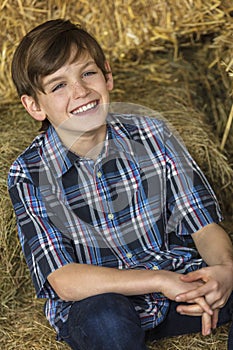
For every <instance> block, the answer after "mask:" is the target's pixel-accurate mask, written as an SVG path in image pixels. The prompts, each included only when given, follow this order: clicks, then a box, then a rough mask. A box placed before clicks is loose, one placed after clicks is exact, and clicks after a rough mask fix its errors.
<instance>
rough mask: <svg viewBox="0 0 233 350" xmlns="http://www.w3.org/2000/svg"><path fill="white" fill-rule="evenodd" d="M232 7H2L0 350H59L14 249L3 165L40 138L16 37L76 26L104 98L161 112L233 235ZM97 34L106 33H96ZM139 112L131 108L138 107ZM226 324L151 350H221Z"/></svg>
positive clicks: (89, 0)
mask: <svg viewBox="0 0 233 350" xmlns="http://www.w3.org/2000/svg"><path fill="white" fill-rule="evenodd" d="M232 13H233V5H232V1H231V0H229V1H228V0H225V1H220V0H197V1H192V0H174V1H172V0H167V1H165V0H164V1H163V0H151V1H149V0H145V1H143V0H134V1H131V0H130V1H126V2H125V1H122V0H117V1H112V2H111V1H110V2H109V1H107V0H99V1H98V2H96V1H94V0H80V1H74V0H71V1H66V0H63V1H59V0H49V1H43V0H40V1H33V0H32V1H30V0H25V1H21V0H2V2H1V3H0V23H1V25H2V28H6V30H2V31H1V33H0V50H1V52H0V101H1V103H0V113H1V118H0V133H1V138H0V339H1V343H0V348H1V349H3V350H29V349H30V350H48V349H54V350H55V349H56V350H65V349H68V348H67V347H66V346H65V345H64V344H63V343H58V342H56V341H55V334H54V331H53V330H52V329H51V328H50V326H49V325H48V323H47V321H46V320H45V319H44V316H43V312H42V309H43V301H40V300H37V299H36V298H35V295H34V289H33V286H32V284H31V280H30V277H29V273H28V270H27V267H26V264H25V262H24V257H23V255H22V252H21V247H20V245H19V242H18V237H17V230H16V225H15V217H14V214H13V210H12V207H11V203H10V200H9V197H8V194H7V185H6V177H7V172H8V169H9V166H10V164H11V162H12V161H13V160H14V159H15V158H16V156H17V155H18V154H19V153H20V152H21V151H23V150H24V148H25V147H26V146H27V145H28V144H29V143H30V141H31V140H32V139H33V137H34V136H35V135H36V134H37V132H38V125H37V124H36V123H35V122H34V121H33V120H32V119H31V118H30V117H29V116H28V115H27V114H26V112H25V111H24V110H23V108H22V107H21V106H20V104H19V102H18V101H17V98H16V94H15V91H14V88H13V85H12V82H11V78H10V59H11V57H12V53H13V51H14V48H15V46H16V43H17V42H18V40H19V38H21V37H22V35H23V34H25V32H26V31H27V30H28V29H31V28H32V27H33V26H34V25H37V24H39V23H40V22H42V21H44V20H46V19H50V18H56V17H65V18H71V19H73V20H75V21H76V22H81V23H83V24H84V25H85V26H86V27H87V28H88V29H90V28H91V30H92V32H93V33H94V35H96V37H97V38H98V39H99V40H100V42H101V44H102V45H103V47H104V49H105V51H106V53H107V56H108V58H109V59H110V62H111V65H112V69H113V74H114V79H115V89H114V92H113V93H112V96H111V98H112V101H115V102H120V104H119V107H120V108H123V105H124V104H122V103H132V105H131V108H132V110H133V111H134V110H135V107H134V104H137V105H141V106H146V107H149V108H150V109H151V110H153V111H155V110H156V111H159V112H161V113H162V114H163V116H164V117H165V118H166V119H168V120H169V122H170V123H171V124H172V125H173V126H174V127H175V129H176V130H177V131H178V132H179V133H180V135H181V136H182V138H183V140H184V142H185V144H186V146H187V148H188V149H189V151H190V153H191V154H192V155H193V157H194V158H195V159H196V161H197V162H198V164H199V165H200V167H201V168H202V170H203V171H204V173H205V174H206V176H207V178H208V180H209V181H210V183H211V184H212V186H213V188H214V190H215V192H216V195H217V197H218V198H219V201H220V205H221V207H222V210H223V214H224V217H225V221H224V223H223V225H224V227H225V228H226V230H227V232H228V233H229V235H230V236H231V237H232V238H233V229H232V223H233V202H232V193H233V132H232V131H233V130H232V122H231V120H232V119H231V118H232V113H231V110H232V109H231V108H232V79H231V75H232V74H233V68H232V67H233V44H232V43H233V40H232V30H233V22H232ZM103 28H104V29H103ZM137 108H139V107H137ZM227 330H228V326H227V325H226V326H224V327H221V328H220V329H218V330H217V331H216V332H215V333H214V334H212V335H211V336H209V337H206V338H204V337H202V336H201V335H200V334H198V335H190V336H182V337H176V338H174V339H166V340H163V341H160V342H158V343H157V344H151V345H150V349H151V350H155V349H158V350H173V349H179V350H187V349H192V350H199V349H203V350H226V342H227Z"/></svg>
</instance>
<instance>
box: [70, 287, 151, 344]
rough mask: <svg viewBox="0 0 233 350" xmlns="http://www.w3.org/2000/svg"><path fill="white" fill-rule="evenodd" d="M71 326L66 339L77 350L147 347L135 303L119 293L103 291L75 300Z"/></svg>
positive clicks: (71, 313)
mask: <svg viewBox="0 0 233 350" xmlns="http://www.w3.org/2000/svg"><path fill="white" fill-rule="evenodd" d="M68 327H69V329H68V334H69V337H68V338H69V339H68V338H67V339H66V341H67V343H68V344H70V345H72V346H73V347H72V346H71V347H72V348H73V349H75V350H87V349H91V350H108V349H109V350H126V349H127V350H130V349H132V350H146V345H145V340H144V331H143V330H142V328H141V324H140V319H139V317H138V315H137V313H136V311H135V309H134V306H133V305H132V303H131V302H130V300H129V299H128V298H127V297H125V296H123V295H120V294H114V293H107V294H101V295H96V296H94V297H90V298H87V299H84V300H82V301H81V302H76V303H74V305H73V306H72V309H71V312H70V316H69V320H68ZM74 344H75V345H74Z"/></svg>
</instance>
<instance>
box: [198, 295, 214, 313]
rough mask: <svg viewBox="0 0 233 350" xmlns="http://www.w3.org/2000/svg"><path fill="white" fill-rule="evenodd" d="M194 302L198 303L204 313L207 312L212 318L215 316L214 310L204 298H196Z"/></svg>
mask: <svg viewBox="0 0 233 350" xmlns="http://www.w3.org/2000/svg"><path fill="white" fill-rule="evenodd" d="M194 302H195V303H197V304H198V305H199V306H200V307H201V309H202V311H204V312H206V313H207V314H209V315H210V316H212V315H213V310H212V308H211V306H210V305H209V304H208V303H207V301H206V299H205V298H203V297H200V298H196V299H194Z"/></svg>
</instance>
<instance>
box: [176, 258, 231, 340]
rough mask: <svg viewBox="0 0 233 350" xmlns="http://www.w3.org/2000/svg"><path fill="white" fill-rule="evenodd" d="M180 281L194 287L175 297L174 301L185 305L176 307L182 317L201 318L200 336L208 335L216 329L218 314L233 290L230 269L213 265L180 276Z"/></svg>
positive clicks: (225, 266) (226, 266)
mask: <svg viewBox="0 0 233 350" xmlns="http://www.w3.org/2000/svg"><path fill="white" fill-rule="evenodd" d="M180 280H181V281H182V282H185V283H187V284H189V287H191V286H192V287H194V286H195V288H193V289H191V290H187V291H186V292H184V293H179V294H177V295H176V296H175V301H177V302H181V303H185V304H180V305H179V306H178V307H177V312H179V313H180V314H183V315H190V316H201V317H202V334H203V335H209V334H210V333H211V330H212V329H215V328H216V327H217V322H218V314H219V310H220V308H222V307H223V306H224V305H225V304H226V302H227V300H228V298H229V296H230V294H231V292H232V289H233V272H232V267H231V266H228V265H215V266H209V267H204V268H202V269H200V270H196V271H193V272H190V273H188V274H187V275H180Z"/></svg>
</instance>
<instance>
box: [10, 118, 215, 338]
mask: <svg viewBox="0 0 233 350" xmlns="http://www.w3.org/2000/svg"><path fill="white" fill-rule="evenodd" d="M8 186H9V193H10V196H11V200H12V203H13V206H14V210H15V213H16V217H17V224H18V232H19V238H20V242H21V245H22V248H23V252H24V254H25V258H26V261H27V264H28V267H29V269H30V272H31V276H32V280H33V283H34V286H35V289H36V293H37V296H38V297H39V298H47V299H48V300H47V303H46V308H45V313H46V316H47V318H48V320H49V322H50V323H51V325H52V326H53V327H54V328H55V329H56V330H57V331H59V323H60V322H65V321H66V320H67V317H68V313H69V309H70V307H71V305H72V302H64V301H63V300H60V299H59V298H58V296H57V295H56V293H55V291H54V290H53V289H52V288H51V286H50V285H49V283H48V281H47V277H48V275H49V274H50V273H51V272H53V271H54V270H56V269H58V268H60V267H62V266H64V265H66V264H69V263H73V262H77V263H83V264H94V265H98V266H106V267H113V268H118V269H155V270H156V269H167V270H172V271H177V272H180V273H185V272H188V271H192V270H195V269H197V268H199V267H200V266H201V265H202V263H203V261H202V260H201V259H200V258H199V257H198V254H197V252H196V250H195V248H194V247H193V245H192V239H191V234H192V233H193V232H196V231H197V230H199V229H200V228H202V227H203V226H205V225H207V224H209V223H212V222H218V221H220V220H221V214H220V210H219V207H218V203H217V201H216V198H215V195H214V193H213V192H212V189H211V188H210V186H209V184H208V182H207V180H206V178H205V177H204V175H203V174H202V172H201V171H200V169H199V168H198V166H197V164H196V163H195V162H194V161H193V159H192V158H191V156H190V155H189V153H188V152H187V150H186V149H185V147H184V146H183V145H182V143H181V142H180V141H179V140H178V138H177V137H175V136H174V134H173V133H172V132H171V131H170V129H168V128H167V126H166V124H165V123H164V121H162V120H159V119H155V118H154V119H153V118H148V117H138V116H132V115H116V114H114V115H111V114H110V115H109V117H108V120H107V138H106V142H105V143H104V145H103V148H102V152H101V154H100V155H99V157H98V158H97V160H96V161H93V160H91V159H86V158H81V157H78V156H77V155H75V154H74V153H72V152H70V151H69V150H67V148H66V147H65V146H64V145H63V144H62V143H61V141H60V139H59V137H58V135H57V133H56V131H55V130H54V129H53V127H52V126H50V128H49V129H48V131H47V132H46V133H44V134H42V135H39V136H37V137H36V138H35V140H34V141H33V143H32V144H31V146H30V147H29V148H27V149H26V150H25V152H24V153H23V154H22V155H20V156H19V157H18V158H17V160H16V161H15V162H14V163H13V165H12V166H11V169H10V173H9V177H8ZM133 300H134V304H135V308H136V310H137V311H138V313H139V315H140V317H141V323H142V326H143V327H144V328H145V329H149V328H152V327H155V326H156V325H157V324H159V323H160V322H161V321H162V320H163V319H164V317H165V315H166V311H167V309H168V305H169V302H168V300H167V299H166V298H165V297H164V296H163V295H161V294H159V293H153V294H148V295H145V296H138V297H135V298H133Z"/></svg>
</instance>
